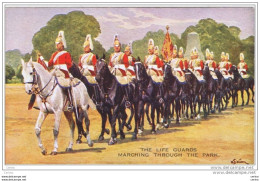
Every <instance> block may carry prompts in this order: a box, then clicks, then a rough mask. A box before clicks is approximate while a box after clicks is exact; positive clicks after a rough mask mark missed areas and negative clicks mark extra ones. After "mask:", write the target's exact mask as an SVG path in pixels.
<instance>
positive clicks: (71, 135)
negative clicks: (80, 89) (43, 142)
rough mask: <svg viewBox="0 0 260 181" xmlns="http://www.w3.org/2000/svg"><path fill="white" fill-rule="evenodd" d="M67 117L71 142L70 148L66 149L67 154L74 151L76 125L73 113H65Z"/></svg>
mask: <svg viewBox="0 0 260 181" xmlns="http://www.w3.org/2000/svg"><path fill="white" fill-rule="evenodd" d="M64 115H65V117H66V118H67V120H68V122H69V126H70V142H69V146H68V147H67V148H66V151H67V152H71V151H72V146H73V143H74V131H75V123H74V120H73V117H72V112H64Z"/></svg>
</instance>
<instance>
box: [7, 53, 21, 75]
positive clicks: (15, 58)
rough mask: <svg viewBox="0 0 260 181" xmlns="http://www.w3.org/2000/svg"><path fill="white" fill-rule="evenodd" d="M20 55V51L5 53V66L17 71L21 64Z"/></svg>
mask: <svg viewBox="0 0 260 181" xmlns="http://www.w3.org/2000/svg"><path fill="white" fill-rule="evenodd" d="M22 56H23V55H22V54H21V52H20V50H17V49H15V50H9V51H6V52H5V65H9V66H11V67H12V68H13V69H14V70H16V69H17V67H18V65H20V63H21V58H22Z"/></svg>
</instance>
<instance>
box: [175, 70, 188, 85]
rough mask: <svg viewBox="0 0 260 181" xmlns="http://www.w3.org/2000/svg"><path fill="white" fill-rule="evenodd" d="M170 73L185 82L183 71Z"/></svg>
mask: <svg viewBox="0 0 260 181" xmlns="http://www.w3.org/2000/svg"><path fill="white" fill-rule="evenodd" d="M172 74H173V75H174V76H175V77H176V78H177V79H178V80H179V81H180V82H182V83H183V82H185V81H186V79H185V73H184V72H180V71H172Z"/></svg>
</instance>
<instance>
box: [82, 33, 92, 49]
mask: <svg viewBox="0 0 260 181" xmlns="http://www.w3.org/2000/svg"><path fill="white" fill-rule="evenodd" d="M86 46H89V47H90V49H91V50H93V49H94V46H93V43H92V39H91V35H90V34H88V35H87V36H86V39H85V42H84V44H83V48H85V47H86Z"/></svg>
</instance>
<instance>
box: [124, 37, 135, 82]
mask: <svg viewBox="0 0 260 181" xmlns="http://www.w3.org/2000/svg"><path fill="white" fill-rule="evenodd" d="M132 53H133V50H132V43H131V42H130V43H129V44H128V45H127V46H126V47H125V52H124V57H123V60H125V61H126V60H127V61H128V67H127V68H126V75H127V76H128V77H129V79H130V80H132V78H134V77H135V71H134V62H135V60H134V57H132V56H131V54H132Z"/></svg>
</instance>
